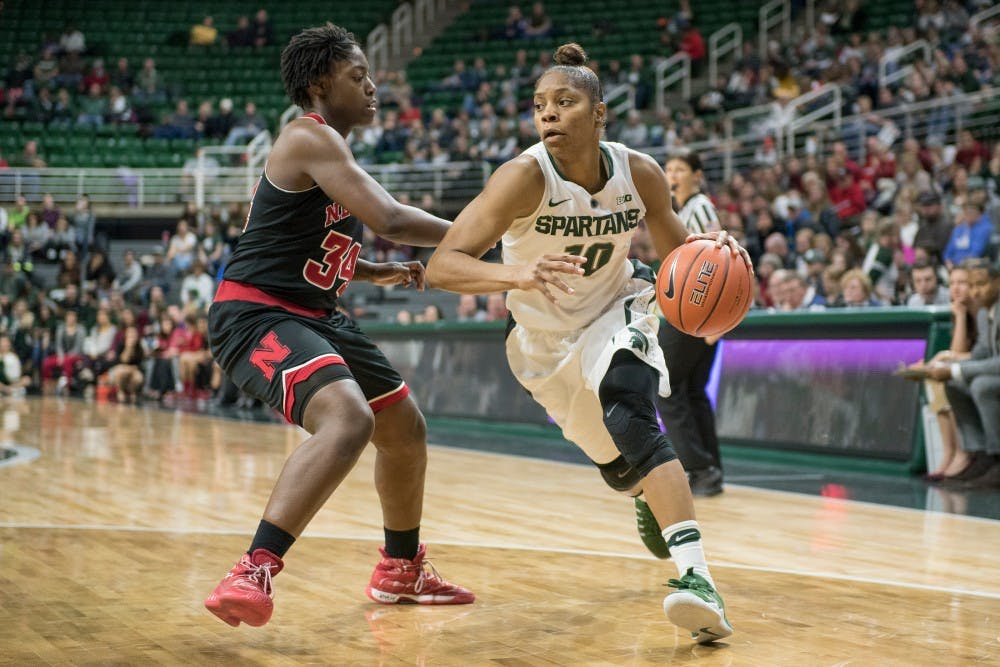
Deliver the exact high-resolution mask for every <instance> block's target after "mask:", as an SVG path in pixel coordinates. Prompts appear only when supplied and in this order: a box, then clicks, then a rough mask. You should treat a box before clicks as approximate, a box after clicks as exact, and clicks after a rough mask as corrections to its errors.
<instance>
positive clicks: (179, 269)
mask: <svg viewBox="0 0 1000 667" xmlns="http://www.w3.org/2000/svg"><path fill="white" fill-rule="evenodd" d="M197 249H198V237H197V236H195V234H194V232H192V231H191V230H190V229H189V228H188V223H187V220H179V221H178V222H177V231H176V232H175V233H174V235H173V236H171V237H170V244H169V245H168V247H167V257H166V259H167V262H168V263H169V264H170V268H171V269H173V270H174V272H175V273H184V272H185V271H187V270H188V269H190V268H191V265H192V264H193V263H194V260H195V254H196V252H197Z"/></svg>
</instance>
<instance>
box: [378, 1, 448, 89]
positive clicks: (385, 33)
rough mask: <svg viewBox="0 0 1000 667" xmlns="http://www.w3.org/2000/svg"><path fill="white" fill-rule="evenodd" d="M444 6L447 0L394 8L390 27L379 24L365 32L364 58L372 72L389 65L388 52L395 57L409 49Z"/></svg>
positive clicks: (405, 3) (445, 6)
mask: <svg viewBox="0 0 1000 667" xmlns="http://www.w3.org/2000/svg"><path fill="white" fill-rule="evenodd" d="M447 6H448V0H416V1H415V2H414V3H413V4H411V3H409V2H404V3H403V4H401V5H399V7H396V9H395V10H393V12H392V18H391V19H390V21H389V24H385V23H381V24H379V25H377V26H375V28H374V29H373V30H372V31H371V32H370V33H368V39H367V40H366V42H365V55H366V56H368V64H369V65H370V67H371V69H372V71H373V72H374V71H377V70H380V69H385V68H386V67H388V66H389V60H390V52H391V55H392V56H393V57H396V56H399V55H401V54H403V53H405V52H406V50H407V49H409V48H410V47H412V46H413V43H414V41H415V39H416V38H418V37H420V36H421V35H422V34H423V33H424V30H425V29H426V28H427V27H428V26H430V25H431V24H432V23H434V20H435V19H436V18H437V15H438V12H441V11H443V10H444V9H445V8H447Z"/></svg>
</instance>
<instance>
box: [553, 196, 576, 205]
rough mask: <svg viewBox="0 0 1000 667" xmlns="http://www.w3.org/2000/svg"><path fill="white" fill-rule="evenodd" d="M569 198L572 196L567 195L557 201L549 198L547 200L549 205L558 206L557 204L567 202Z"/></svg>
mask: <svg viewBox="0 0 1000 667" xmlns="http://www.w3.org/2000/svg"><path fill="white" fill-rule="evenodd" d="M570 199H572V197H567V198H566V199H560V200H559V201H552V200H551V199H550V200H549V206H559V204H565V203H566V202H568V201H569V200H570Z"/></svg>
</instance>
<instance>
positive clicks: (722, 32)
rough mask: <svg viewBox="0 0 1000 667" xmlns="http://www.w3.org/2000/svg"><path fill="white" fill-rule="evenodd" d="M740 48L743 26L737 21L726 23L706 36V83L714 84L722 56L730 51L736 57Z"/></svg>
mask: <svg viewBox="0 0 1000 667" xmlns="http://www.w3.org/2000/svg"><path fill="white" fill-rule="evenodd" d="M742 50H743V28H741V27H740V24H739V23H727V24H726V25H724V26H722V27H721V28H719V29H718V30H716V31H715V32H713V33H712V34H711V35H709V36H708V85H710V86H714V85H715V80H716V79H717V78H718V77H719V61H720V60H721V59H722V58H723V56H726V55H728V54H730V53H732V54H735V55H734V57H736V58H738V57H739V56H740V52H741V51H742Z"/></svg>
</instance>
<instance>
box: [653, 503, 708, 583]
mask: <svg viewBox="0 0 1000 667" xmlns="http://www.w3.org/2000/svg"><path fill="white" fill-rule="evenodd" d="M661 534H662V535H663V539H664V540H666V542H667V546H668V547H669V549H670V557H671V558H673V560H674V564H675V565H676V566H677V572H678V573H679V574H680V576H682V577H683V576H684V575H685V574H687V571H688V568H692V567H693V568H694V571H695V574H699V575H701V576H702V577H704V578H705V579H707V580H708V582H709V583H710V584H712V585H713V586H715V582H714V581H712V575H711V574H709V572H708V563H706V562H705V550H704V549H703V548H702V546H701V531H700V530H698V522H697V521H695V520H694V519H689V520H687V521H679V522H678V523H675V524H673V525H672V526H667V527H666V528H664V529H663V532H662V533H661ZM678 540H679V541H680V543H679V544H675V542H677V541H678Z"/></svg>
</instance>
